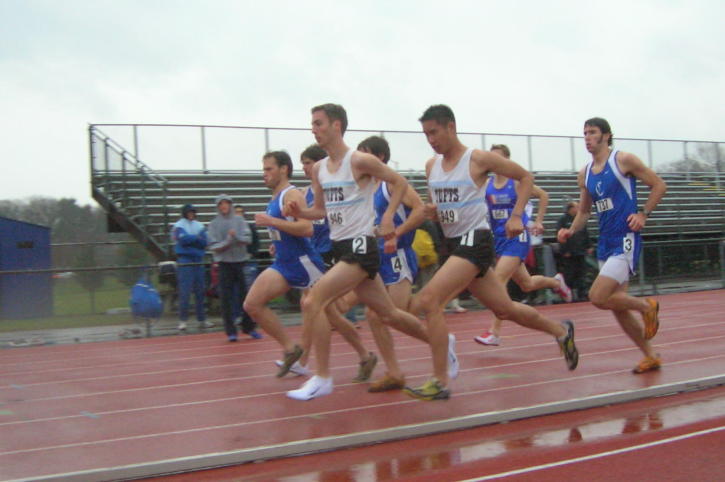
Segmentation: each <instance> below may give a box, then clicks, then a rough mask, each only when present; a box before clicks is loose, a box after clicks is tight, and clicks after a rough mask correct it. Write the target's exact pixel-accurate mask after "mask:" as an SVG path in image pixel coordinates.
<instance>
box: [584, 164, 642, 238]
mask: <svg viewBox="0 0 725 482" xmlns="http://www.w3.org/2000/svg"><path fill="white" fill-rule="evenodd" d="M617 152H619V151H616V150H613V151H612V153H611V154H610V155H609V159H607V163H606V164H605V165H604V169H602V170H601V171H600V172H599V173H597V174H595V173H593V172H592V165H593V161H590V162H589V164H587V167H586V171H585V174H586V176H585V186H586V188H587V191H589V195H590V196H591V197H592V201H593V202H594V206H595V208H596V210H597V216H598V218H599V236H600V237H620V236H622V235H624V234H627V233H631V232H632V230H631V229H630V228H629V226H628V224H627V218H628V217H629V215H630V214H634V213H636V212H637V179H636V178H635V177H632V176H626V175H624V174H622V172H621V171H620V170H619V166H618V165H617Z"/></svg>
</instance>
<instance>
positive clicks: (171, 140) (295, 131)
mask: <svg viewBox="0 0 725 482" xmlns="http://www.w3.org/2000/svg"><path fill="white" fill-rule="evenodd" d="M99 127H103V129H104V131H106V132H107V133H108V134H109V135H110V136H112V137H113V138H114V139H115V140H116V141H118V142H119V143H120V144H122V145H126V146H133V153H132V154H133V158H134V159H135V160H138V159H146V160H147V161H148V162H150V163H152V164H153V166H154V168H155V169H157V170H159V171H163V170H193V171H199V170H201V171H211V170H214V171H224V170H255V169H258V168H259V164H260V163H261V156H262V154H263V153H264V152H267V151H269V150H286V151H287V152H289V153H290V155H291V156H292V158H293V159H298V158H299V154H300V153H301V152H302V151H303V150H304V149H305V148H306V147H307V146H308V145H310V144H312V143H314V138H313V137H312V134H311V132H310V129H308V128H281V127H250V126H221V125H194V124H94V125H92V126H91V131H94V130H96V131H97V130H98V128H99ZM373 134H376V135H382V136H384V137H385V138H386V139H387V140H388V141H389V142H390V145H391V148H392V163H393V166H394V167H395V168H396V169H400V170H422V169H423V166H424V163H425V161H426V160H427V159H429V158H430V157H431V155H432V151H431V148H430V146H429V145H428V143H427V141H426V139H425V136H424V135H423V134H422V133H421V132H420V131H404V130H371V129H350V130H348V132H347V133H346V135H345V139H346V141H347V143H348V145H357V144H358V143H359V142H360V141H361V140H363V139H364V138H365V137H367V136H370V135H373ZM459 136H460V138H461V140H462V141H463V143H464V144H466V145H469V146H471V147H480V148H486V149H488V148H490V146H491V145H492V144H506V145H508V146H509V148H510V149H511V153H512V154H511V157H512V159H514V160H516V161H517V162H519V163H520V164H521V165H523V166H525V167H526V168H528V169H529V170H530V171H539V172H543V171H548V172H557V171H574V170H577V169H579V168H580V167H581V166H583V165H584V163H585V162H586V161H587V160H588V158H589V155H588V153H587V152H586V149H585V146H584V141H583V139H582V137H581V136H554V135H528V134H497V133H483V132H460V133H459ZM614 140H615V145H616V147H617V148H618V149H622V150H625V151H629V152H632V153H635V154H636V155H638V156H639V157H640V158H641V159H642V160H643V161H644V162H645V163H646V164H647V165H648V166H650V167H652V168H653V169H655V170H658V171H678V172H690V171H703V170H704V171H711V172H712V174H713V181H714V182H715V183H716V184H717V185H718V187H719V185H720V173H721V172H722V168H723V165H722V164H723V161H725V142H717V141H697V140H673V139H640V138H620V137H616V136H615V139H614Z"/></svg>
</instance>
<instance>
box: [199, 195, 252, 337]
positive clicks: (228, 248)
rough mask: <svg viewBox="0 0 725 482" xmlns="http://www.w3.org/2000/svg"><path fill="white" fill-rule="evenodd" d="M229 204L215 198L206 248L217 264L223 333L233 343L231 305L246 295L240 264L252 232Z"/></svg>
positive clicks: (246, 328) (224, 198)
mask: <svg viewBox="0 0 725 482" xmlns="http://www.w3.org/2000/svg"><path fill="white" fill-rule="evenodd" d="M232 204H233V200H232V198H231V197H230V196H228V195H226V194H220V195H219V196H217V198H216V206H217V212H218V214H217V217H216V218H214V219H213V220H212V222H211V223H209V243H210V244H209V249H210V250H211V252H212V254H213V255H214V261H215V262H217V263H218V264H219V295H220V298H221V305H222V318H223V319H224V330H225V331H226V334H227V337H229V341H237V326H236V325H235V324H234V317H233V306H234V302H235V300H241V299H244V298H245V297H246V294H247V284H246V281H245V279H244V265H245V262H246V261H247V260H248V259H249V253H248V252H247V245H249V244H250V243H251V241H252V232H251V230H250V229H249V225H248V224H247V222H246V221H245V220H244V218H241V217H239V216H237V215H235V214H234V212H233V211H232ZM242 331H243V332H245V333H250V334H251V332H253V331H254V325H253V324H252V325H251V326H244V325H243V326H242Z"/></svg>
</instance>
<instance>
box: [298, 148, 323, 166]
mask: <svg viewBox="0 0 725 482" xmlns="http://www.w3.org/2000/svg"><path fill="white" fill-rule="evenodd" d="M326 157H327V152H325V150H324V149H323V148H321V147H320V146H319V145H318V144H312V145H311V146H307V149H305V150H304V151H302V154H300V160H302V159H304V158H307V159H312V160H313V161H315V162H317V161H320V160H322V159H324V158H326Z"/></svg>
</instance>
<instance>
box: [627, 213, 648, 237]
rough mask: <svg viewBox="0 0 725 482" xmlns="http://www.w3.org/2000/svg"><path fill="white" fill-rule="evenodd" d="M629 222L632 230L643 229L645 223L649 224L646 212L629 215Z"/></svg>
mask: <svg viewBox="0 0 725 482" xmlns="http://www.w3.org/2000/svg"><path fill="white" fill-rule="evenodd" d="M627 224H628V225H629V229H631V230H632V231H635V232H636V231H641V230H642V228H643V227H644V225H645V224H647V216H645V215H644V213H635V214H630V215H629V216H627Z"/></svg>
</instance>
